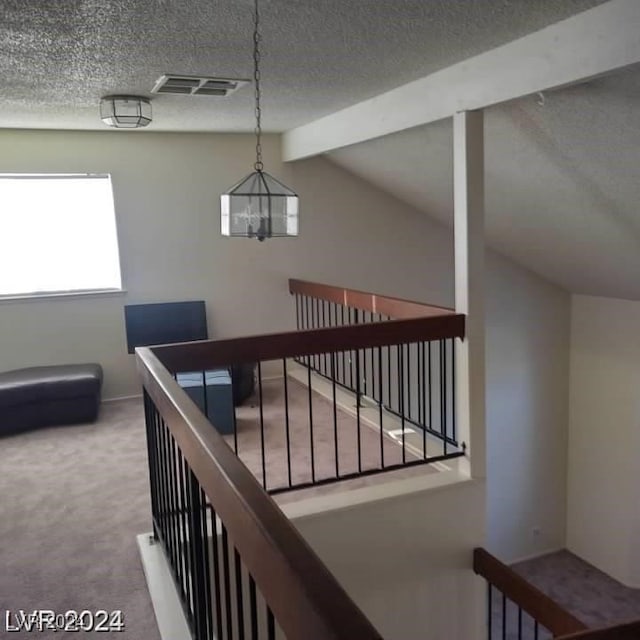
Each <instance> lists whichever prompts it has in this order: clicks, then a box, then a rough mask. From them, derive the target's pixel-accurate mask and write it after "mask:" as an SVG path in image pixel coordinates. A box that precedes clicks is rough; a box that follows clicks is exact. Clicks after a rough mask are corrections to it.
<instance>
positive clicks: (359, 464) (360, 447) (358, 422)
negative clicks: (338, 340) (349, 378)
mask: <svg viewBox="0 0 640 640" xmlns="http://www.w3.org/2000/svg"><path fill="white" fill-rule="evenodd" d="M359 362H360V358H358V359H357V360H356V378H357V379H358V382H356V431H357V436H358V473H361V472H362V441H361V432H360V408H361V402H360V372H359V367H358V364H359Z"/></svg>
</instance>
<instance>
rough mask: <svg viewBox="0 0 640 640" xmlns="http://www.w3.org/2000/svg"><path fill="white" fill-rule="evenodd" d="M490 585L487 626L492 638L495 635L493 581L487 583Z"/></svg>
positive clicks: (490, 638) (490, 639)
mask: <svg viewBox="0 0 640 640" xmlns="http://www.w3.org/2000/svg"><path fill="white" fill-rule="evenodd" d="M487 586H488V590H487V593H488V598H487V628H488V630H489V640H492V636H493V633H492V632H493V603H492V597H491V596H492V595H493V587H492V586H491V583H488V584H487Z"/></svg>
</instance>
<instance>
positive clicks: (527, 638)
mask: <svg viewBox="0 0 640 640" xmlns="http://www.w3.org/2000/svg"><path fill="white" fill-rule="evenodd" d="M473 569H474V571H475V572H476V573H477V574H478V575H480V576H482V577H483V578H484V579H485V580H486V581H487V640H543V639H546V638H559V639H560V640H632V639H633V640H637V639H638V638H640V621H636V622H628V623H624V624H621V625H616V626H613V627H608V628H606V629H587V626H586V625H585V624H584V623H583V622H582V621H580V620H578V619H577V618H576V617H575V616H574V615H572V614H571V613H570V612H569V611H567V610H566V609H564V608H563V607H562V606H561V605H559V604H558V603H557V602H555V601H554V600H552V599H551V598H550V597H549V596H547V595H546V594H544V593H542V591H540V590H539V589H537V588H536V587H534V586H533V585H532V584H530V583H529V582H527V581H526V580H525V579H524V578H523V577H522V576H520V575H518V574H517V573H516V572H515V571H514V570H513V569H511V568H510V567H508V566H507V565H505V564H503V563H502V562H500V560H498V558H496V557H495V556H493V555H491V554H490V553H489V552H488V551H486V550H485V549H475V550H474V554H473Z"/></svg>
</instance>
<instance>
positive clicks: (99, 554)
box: [0, 400, 640, 640]
mask: <svg viewBox="0 0 640 640" xmlns="http://www.w3.org/2000/svg"><path fill="white" fill-rule="evenodd" d="M314 406H315V400H314ZM250 410H251V409H250V408H248V409H247V411H250ZM330 417H331V423H330V426H331V433H332V429H333V422H332V420H333V418H332V416H330ZM246 419H247V417H246V416H245V417H244V418H243V420H246ZM244 426H245V427H247V428H249V426H248V423H245V424H244ZM243 430H244V427H242V429H241V430H240V432H241V433H242V431H243ZM363 433H364V430H363ZM371 433H373V434H374V439H375V441H376V443H378V445H379V439H378V438H377V437H375V432H371ZM330 435H331V434H330ZM274 437H275V436H274ZM331 437H332V436H331ZM245 444H246V443H245ZM329 445H331V446H330V447H329V448H330V449H331V447H332V441H331V439H330V442H329ZM241 446H242V439H241ZM367 446H368V445H367ZM374 449H375V447H374ZM254 455H255V453H254ZM372 455H373V452H372ZM378 455H379V450H378ZM294 457H295V456H294ZM371 460H375V455H373V457H372V458H371ZM342 463H343V461H342V460H341V464H342ZM344 464H347V463H346V462H344ZM330 466H331V465H330ZM424 469H426V468H425V467H419V468H417V469H414V470H413V471H416V472H422V473H424ZM397 473H404V471H402V472H394V475H395V474H397ZM269 477H271V473H269ZM382 479H383V478H382V477H380V476H377V477H376V478H367V479H366V482H367V484H368V483H371V482H376V481H381V480H382ZM359 482H361V481H359V480H357V481H353V482H352V483H349V486H353V484H354V483H359ZM321 489H322V490H323V492H326V491H327V490H328V489H329V487H322V488H321ZM319 490H320V489H313V490H311V491H319ZM305 493H306V492H305ZM286 495H287V497H288V498H289V497H290V496H291V495H292V494H286ZM0 496H1V498H0V500H1V502H0V638H15V639H17V640H19V639H20V638H24V639H25V640H26V638H30V637H33V633H27V632H20V633H16V632H11V633H7V632H6V631H5V629H4V626H5V612H6V611H11V612H12V613H16V612H18V610H20V609H22V610H24V611H33V610H35V609H51V610H54V611H57V612H65V611H67V610H69V609H75V610H82V609H87V610H90V611H96V610H98V609H105V610H107V611H113V610H116V609H120V610H122V611H123V614H124V622H125V630H124V632H122V633H96V632H94V633H86V634H81V636H82V637H92V636H95V637H100V638H121V639H123V640H126V639H127V638H130V639H131V640H134V639H135V640H159V634H158V631H157V627H156V622H155V617H154V615H153V609H152V606H151V602H150V600H149V596H148V592H147V587H146V583H145V579H144V575H143V572H142V566H141V563H140V558H139V555H138V550H137V547H136V541H135V536H136V535H137V534H139V533H142V532H146V531H149V530H150V529H151V521H150V506H149V498H148V477H147V459H146V446H145V434H144V425H143V417H142V402H141V401H140V400H127V401H121V402H117V403H108V404H105V405H103V406H102V409H101V415H100V418H99V421H98V422H97V423H96V424H92V425H78V426H69V427H56V428H50V429H41V430H39V431H33V432H30V433H25V434H20V435H14V436H9V437H4V438H2V439H0ZM515 569H516V570H517V571H519V572H520V573H522V574H523V575H524V576H525V577H526V578H527V579H529V580H530V581H531V582H533V583H534V584H536V585H537V586H538V587H539V588H541V589H542V590H543V591H545V592H547V593H549V595H551V596H552V597H553V598H554V599H556V600H557V601H559V602H560V603H562V604H564V606H566V607H567V608H568V609H569V610H570V611H571V612H572V613H574V614H575V615H576V616H577V617H578V618H580V619H582V620H584V622H585V623H587V624H588V625H589V626H593V627H599V626H603V625H606V624H613V623H618V622H622V621H625V620H629V619H636V618H640V590H637V589H628V588H626V587H624V586H622V585H620V584H619V583H617V582H616V581H614V580H612V579H611V578H609V577H608V576H606V575H605V574H603V573H601V572H599V571H598V570H597V569H594V568H593V567H591V566H590V565H588V564H587V563H585V562H583V561H582V560H580V559H579V558H576V557H575V556H573V555H572V554H570V553H568V552H559V553H556V554H551V555H549V556H545V557H543V558H538V559H536V560H532V561H528V562H525V563H521V564H519V565H516V567H515ZM510 615H511V614H510ZM514 624H515V622H514V619H513V618H510V623H509V628H510V630H509V633H508V634H507V637H508V638H512V637H516V636H514V635H512V633H511V631H512V629H513V628H514ZM525 627H526V622H525ZM494 629H495V631H496V632H497V625H496V627H495V628H494ZM36 637H41V638H45V639H54V638H78V637H80V636H79V634H78V633H69V632H67V633H65V632H62V633H61V632H57V633H55V632H44V633H39V634H37V635H36ZM495 637H502V635H501V633H500V635H496V636H495ZM523 637H525V638H528V637H533V636H532V635H529V634H526V633H525V635H524V636H523ZM542 637H544V636H543V635H542V634H541V635H540V638H542Z"/></svg>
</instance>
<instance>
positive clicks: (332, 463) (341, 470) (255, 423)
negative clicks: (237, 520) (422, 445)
mask: <svg viewBox="0 0 640 640" xmlns="http://www.w3.org/2000/svg"><path fill="white" fill-rule="evenodd" d="M262 395H263V416H262V418H263V422H264V458H265V470H266V488H267V489H278V488H283V487H288V486H290V484H289V477H288V465H287V458H288V455H287V430H286V420H285V402H284V398H285V395H284V384H283V381H282V379H275V380H267V381H265V382H264V383H263V386H262ZM258 398H259V396H258V394H257V392H256V393H255V394H254V395H253V396H252V397H251V398H249V399H248V400H247V401H246V402H245V403H244V405H243V406H240V407H238V408H237V409H236V429H237V434H238V435H237V441H238V442H237V444H238V450H237V452H238V455H239V457H240V459H241V460H242V461H243V462H244V463H245V465H246V466H247V467H248V468H249V469H250V470H251V472H252V473H253V474H254V475H255V476H256V478H258V480H259V481H260V482H263V477H262V467H263V465H262V450H263V448H262V443H261V438H260V410H259V400H258ZM288 401H289V448H290V456H289V460H290V466H291V484H292V485H293V486H296V485H300V484H303V483H309V482H311V481H312V459H311V458H312V448H311V437H312V431H311V430H310V428H309V398H308V391H307V387H306V386H305V385H303V384H301V383H300V382H297V381H296V380H293V379H289V381H288ZM312 412H313V465H314V471H315V479H316V481H318V480H325V479H330V478H337V477H340V476H344V475H348V474H353V473H358V472H361V471H367V470H373V469H380V468H381V467H382V461H383V459H384V465H385V466H389V465H395V464H401V463H402V461H403V455H402V447H401V446H400V444H399V443H398V442H397V441H395V440H393V439H392V438H391V437H389V436H388V435H386V434H383V437H382V439H381V438H380V431H379V430H375V429H373V428H371V427H369V426H367V425H366V424H364V422H361V426H360V429H358V423H357V420H356V418H355V417H354V416H353V415H350V414H348V413H346V412H345V411H342V410H340V409H338V410H337V412H336V415H335V421H334V412H333V403H332V402H331V401H329V400H328V399H326V398H324V397H323V396H321V395H320V394H319V393H317V392H315V391H314V392H313V393H312ZM226 440H227V442H228V443H229V446H231V447H232V448H233V447H234V446H235V443H234V438H233V436H226ZM336 440H337V443H338V444H337V448H338V454H337V456H336ZM358 442H359V443H360V451H359V452H358ZM381 449H382V451H381ZM336 458H337V464H336ZM405 460H407V461H410V460H417V457H416V456H414V455H413V454H412V453H411V452H410V451H409V450H406V451H405ZM428 471H429V468H428V467H425V469H424V470H423V473H425V472H428Z"/></svg>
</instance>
